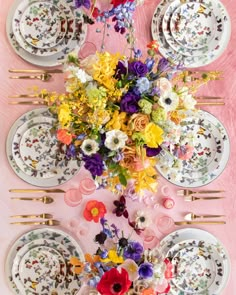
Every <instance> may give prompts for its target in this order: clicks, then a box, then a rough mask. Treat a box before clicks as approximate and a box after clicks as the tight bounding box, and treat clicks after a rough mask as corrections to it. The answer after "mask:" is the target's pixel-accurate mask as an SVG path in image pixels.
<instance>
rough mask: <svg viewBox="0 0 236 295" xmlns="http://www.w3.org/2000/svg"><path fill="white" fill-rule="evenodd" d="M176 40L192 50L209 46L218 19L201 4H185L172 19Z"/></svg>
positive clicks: (172, 30) (173, 33)
mask: <svg viewBox="0 0 236 295" xmlns="http://www.w3.org/2000/svg"><path fill="white" fill-rule="evenodd" d="M171 21H172V22H174V25H173V26H172V27H171V32H172V35H173V37H174V39H175V40H176V41H177V42H179V43H180V44H182V45H183V46H184V47H188V48H190V49H195V48H202V47H204V46H205V45H207V44H209V42H210V41H211V40H212V38H213V37H214V34H215V29H216V18H215V15H214V13H213V12H212V10H211V9H209V8H207V7H206V6H205V5H203V4H201V3H195V2H192V3H191V2H190V3H185V4H183V5H181V6H180V7H179V8H177V9H176V10H175V12H174V14H173V16H172V18H171Z"/></svg>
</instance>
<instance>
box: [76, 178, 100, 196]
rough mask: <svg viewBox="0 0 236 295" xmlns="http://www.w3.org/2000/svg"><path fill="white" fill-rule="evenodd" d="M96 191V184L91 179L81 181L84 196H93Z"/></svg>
mask: <svg viewBox="0 0 236 295" xmlns="http://www.w3.org/2000/svg"><path fill="white" fill-rule="evenodd" d="M95 190H96V184H95V183H94V180H92V179H91V178H84V179H82V180H81V181H80V184H79V191H80V192H81V193H82V194H83V195H91V194H92V193H94V192H95Z"/></svg>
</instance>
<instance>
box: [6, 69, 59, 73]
mask: <svg viewBox="0 0 236 295" xmlns="http://www.w3.org/2000/svg"><path fill="white" fill-rule="evenodd" d="M8 72H9V73H43V74H44V73H48V74H60V73H63V70H60V69H48V70H47V69H45V70H40V69H38V70H37V69H35V70H29V69H28V70H27V69H9V70H8Z"/></svg>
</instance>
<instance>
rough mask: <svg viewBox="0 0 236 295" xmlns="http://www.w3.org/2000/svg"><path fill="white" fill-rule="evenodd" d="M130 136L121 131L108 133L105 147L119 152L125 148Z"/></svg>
mask: <svg viewBox="0 0 236 295" xmlns="http://www.w3.org/2000/svg"><path fill="white" fill-rule="evenodd" d="M127 139H128V136H127V135H126V134H125V133H124V132H122V131H120V130H111V131H108V132H107V133H106V140H105V146H106V147H107V148H109V149H110V150H111V151H117V150H119V149H122V148H123V147H124V146H125V142H126V140H127Z"/></svg>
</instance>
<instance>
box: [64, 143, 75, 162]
mask: <svg viewBox="0 0 236 295" xmlns="http://www.w3.org/2000/svg"><path fill="white" fill-rule="evenodd" d="M75 156H76V148H75V146H74V145H73V144H70V145H69V146H68V148H67V149H66V157H67V159H70V158H75Z"/></svg>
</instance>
